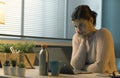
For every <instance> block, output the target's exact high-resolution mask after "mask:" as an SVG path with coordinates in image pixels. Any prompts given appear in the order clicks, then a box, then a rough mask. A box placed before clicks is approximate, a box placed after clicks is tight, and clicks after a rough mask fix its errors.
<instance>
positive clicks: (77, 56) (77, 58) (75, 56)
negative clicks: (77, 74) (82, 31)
mask: <svg viewBox="0 0 120 78" xmlns="http://www.w3.org/2000/svg"><path fill="white" fill-rule="evenodd" d="M85 60H86V46H85V45H84V44H82V43H81V38H80V36H79V35H77V34H75V35H74V36H73V40H72V57H71V65H72V66H73V68H74V69H77V70H80V69H82V68H83V67H84V66H85Z"/></svg>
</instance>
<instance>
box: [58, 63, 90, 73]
mask: <svg viewBox="0 0 120 78" xmlns="http://www.w3.org/2000/svg"><path fill="white" fill-rule="evenodd" d="M60 73H62V74H90V73H92V72H88V71H85V70H80V71H77V70H74V69H73V67H72V66H71V64H67V63H64V64H63V65H62V67H61V70H60Z"/></svg>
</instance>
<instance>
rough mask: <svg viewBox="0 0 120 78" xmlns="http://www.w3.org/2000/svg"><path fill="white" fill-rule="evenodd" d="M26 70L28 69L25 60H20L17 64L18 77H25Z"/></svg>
mask: <svg viewBox="0 0 120 78" xmlns="http://www.w3.org/2000/svg"><path fill="white" fill-rule="evenodd" d="M25 71H26V68H25V64H24V63H23V62H20V63H19V64H18V65H17V76H18V77H24V76H25Z"/></svg>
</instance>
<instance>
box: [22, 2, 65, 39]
mask: <svg viewBox="0 0 120 78" xmlns="http://www.w3.org/2000/svg"><path fill="white" fill-rule="evenodd" d="M65 7H66V4H65V0H36V1H34V0H25V9H24V10H25V11H24V13H25V14H24V35H27V36H37V37H52V38H64V33H65V31H64V27H65V25H64V21H65V19H64V16H65Z"/></svg>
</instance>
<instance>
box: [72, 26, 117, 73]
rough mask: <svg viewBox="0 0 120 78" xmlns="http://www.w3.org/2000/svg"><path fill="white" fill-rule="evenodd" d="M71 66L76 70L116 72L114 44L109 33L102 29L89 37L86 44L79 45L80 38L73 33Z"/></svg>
mask: <svg viewBox="0 0 120 78" xmlns="http://www.w3.org/2000/svg"><path fill="white" fill-rule="evenodd" d="M72 46H73V51H72V57H71V65H72V66H73V68H74V69H76V70H81V69H86V70H87V71H89V72H97V73H112V72H113V71H117V69H116V62H115V53H114V42H113V38H112V35H111V33H110V32H109V31H108V30H107V29H105V28H102V29H100V30H98V31H97V32H96V33H95V34H94V35H93V36H91V37H90V38H89V39H88V41H86V44H81V36H80V35H79V34H78V33H75V34H74V36H73V40H72Z"/></svg>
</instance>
